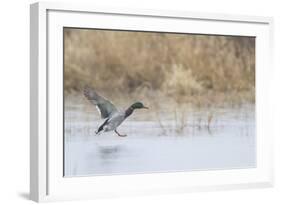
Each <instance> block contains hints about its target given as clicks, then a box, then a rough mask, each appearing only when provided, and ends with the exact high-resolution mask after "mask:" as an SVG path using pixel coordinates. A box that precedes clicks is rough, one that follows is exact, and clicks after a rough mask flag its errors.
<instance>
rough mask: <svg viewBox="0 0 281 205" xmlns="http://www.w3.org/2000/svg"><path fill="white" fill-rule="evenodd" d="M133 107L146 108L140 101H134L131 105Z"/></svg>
mask: <svg viewBox="0 0 281 205" xmlns="http://www.w3.org/2000/svg"><path fill="white" fill-rule="evenodd" d="M131 108H133V109H148V107H146V106H144V105H143V103H142V102H136V103H134V104H132V105H131Z"/></svg>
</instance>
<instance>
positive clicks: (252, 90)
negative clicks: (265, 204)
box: [30, 3, 273, 201]
mask: <svg viewBox="0 0 281 205" xmlns="http://www.w3.org/2000/svg"><path fill="white" fill-rule="evenodd" d="M272 24H273V20H272V19H271V18H269V17H253V16H235V15H222V14H211V13H210V14H207V13H206V14H205V13H193V12H183V11H155V10H139V9H121V8H118V9H117V8H116V9H112V8H97V7H95V6H93V5H80V4H77V5H75V4H61V3H36V4H32V5H31V32H30V33H31V36H30V38H31V140H30V144H31V146H30V147H31V150H30V160H31V172H30V178H31V182H30V197H31V199H32V200H35V201H51V200H69V199H81V198H98V197H112V196H129V195H139V194H151V193H152V194H154V193H155V194H157V193H173V192H188V191H206V190H218V189H234V188H251V187H270V186H272V183H273V174H272V173H273V164H272V148H273V146H272V143H273V142H272V135H271V133H272V131H271V128H270V113H268V112H267V110H266V108H267V107H268V105H269V98H268V91H269V89H270V83H269V82H270V78H271V76H272V75H271V72H272V70H273V68H272V65H271V62H272V53H271V52H272Z"/></svg>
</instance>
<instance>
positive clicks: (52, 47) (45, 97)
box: [30, 2, 273, 202]
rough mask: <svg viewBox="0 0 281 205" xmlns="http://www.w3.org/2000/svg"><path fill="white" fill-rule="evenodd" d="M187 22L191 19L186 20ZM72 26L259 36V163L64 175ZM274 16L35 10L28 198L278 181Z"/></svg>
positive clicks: (44, 6) (42, 6)
mask: <svg viewBox="0 0 281 205" xmlns="http://www.w3.org/2000/svg"><path fill="white" fill-rule="evenodd" d="M182 25H186V26H182ZM65 26H69V27H86V28H108V29H126V30H150V31H176V32H191V33H204V34H221V35H223V34H225V35H248V36H255V37H256V39H257V41H256V123H257V130H256V134H257V167H256V168H250V169H232V170H209V171H194V172H177V173H151V174H136V175H114V176H93V177H77V178H76V177H73V178H64V177H63V174H62V172H61V171H62V167H63V164H62V162H63V157H62V156H63V153H62V127H61V122H62V121H63V119H62V107H61V105H62V104H61V103H62V95H63V92H62V89H61V88H62V87H61V86H62V77H63V76H62V72H61V71H62V70H61V69H62V66H63V64H62V40H63V35H62V29H63V27H65ZM272 29H273V19H272V18H270V17H257V16H240V15H239V16H238V15H228V14H213V13H196V12H185V11H157V10H141V9H124V8H97V7H95V5H85V4H70V3H46V2H42V3H41V2H40V3H35V4H32V5H31V12H30V57H31V58H30V69H31V71H30V79H31V81H30V93H31V95H30V108H31V109H30V112H31V113H30V119H31V127H30V131H31V134H30V198H31V199H32V200H34V201H37V202H41V201H53V200H70V199H83V198H88V199H89V198H100V197H114V196H130V195H142V194H158V193H175V192H189V191H192V192H193V191H210V190H222V189H238V188H254V187H255V188H258V187H271V186H273V139H272V136H273V134H272V130H271V127H270V126H271V124H270V120H271V115H270V113H268V112H267V110H266V108H267V107H268V105H269V100H270V99H269V98H268V97H267V93H268V91H269V89H270V79H271V77H272V71H273V66H272V50H273V37H272V35H273V32H272Z"/></svg>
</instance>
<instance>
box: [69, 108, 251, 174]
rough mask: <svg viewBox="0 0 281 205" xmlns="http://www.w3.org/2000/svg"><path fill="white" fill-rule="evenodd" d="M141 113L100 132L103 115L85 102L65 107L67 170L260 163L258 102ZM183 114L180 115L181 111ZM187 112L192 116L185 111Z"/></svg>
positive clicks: (190, 168) (182, 168)
mask: <svg viewBox="0 0 281 205" xmlns="http://www.w3.org/2000/svg"><path fill="white" fill-rule="evenodd" d="M212 113H213V114H212V115H213V117H212V121H211V123H210V124H209V126H208V120H207V119H208V115H207V111H206V110H199V111H198V110H193V111H188V112H187V113H181V112H178V113H176V114H177V115H178V116H177V115H175V114H162V115H161V116H158V115H157V116H158V118H157V119H156V118H152V119H151V120H147V119H146V120H143V119H142V120H140V119H138V115H141V114H140V113H134V114H135V117H133V118H129V119H127V120H126V121H125V122H124V123H123V124H122V125H121V126H120V128H119V129H118V131H119V132H120V133H122V134H123V133H125V134H127V137H119V136H117V135H116V134H115V133H114V132H109V133H102V134H100V135H96V134H95V133H94V131H95V130H96V129H97V127H98V125H99V124H101V123H102V120H101V119H99V117H98V116H94V115H93V113H88V112H85V110H84V109H83V108H82V107H81V106H67V107H66V109H65V135H64V140H65V142H64V152H65V155H64V156H65V158H64V172H65V176H87V175H112V174H134V173H151V172H169V171H195V170H210V169H234V168H250V167H255V166H256V137H255V134H256V133H255V115H254V107H253V106H243V107H241V108H221V109H216V110H213V111H212ZM180 114H181V116H179V115H180ZM183 115H187V116H183Z"/></svg>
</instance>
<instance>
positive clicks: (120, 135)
mask: <svg viewBox="0 0 281 205" xmlns="http://www.w3.org/2000/svg"><path fill="white" fill-rule="evenodd" d="M114 131H115V133H116V134H117V135H118V136H119V137H126V136H127V135H126V134H124V135H122V134H120V133H119V132H117V130H114Z"/></svg>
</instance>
